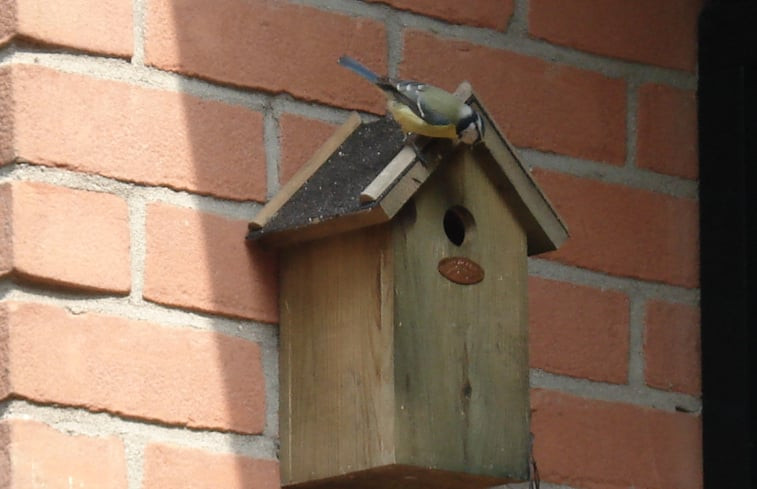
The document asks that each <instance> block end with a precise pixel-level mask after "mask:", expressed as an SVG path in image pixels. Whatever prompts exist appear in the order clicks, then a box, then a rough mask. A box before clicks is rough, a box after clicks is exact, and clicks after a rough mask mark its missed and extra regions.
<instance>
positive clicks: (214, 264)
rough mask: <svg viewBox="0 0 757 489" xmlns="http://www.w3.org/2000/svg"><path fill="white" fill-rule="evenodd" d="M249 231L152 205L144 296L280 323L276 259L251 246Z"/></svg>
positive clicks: (234, 224)
mask: <svg viewBox="0 0 757 489" xmlns="http://www.w3.org/2000/svg"><path fill="white" fill-rule="evenodd" d="M246 232H247V222H246V221H241V220H231V219H226V218H223V217H220V216H217V215H213V214H208V213H203V212H198V211H195V210H192V209H185V208H179V207H173V206H169V205H165V204H152V205H150V206H148V208H147V258H146V263H145V284H144V297H145V298H146V299H147V300H150V301H153V302H158V303H161V304H167V305H172V306H178V307H184V308H187V309H193V310H198V311H204V312H209V313H213V314H223V315H228V316H235V317H243V318H249V319H256V320H260V321H265V322H270V323H275V322H277V321H278V304H277V300H278V267H277V263H276V258H275V256H276V255H275V254H274V253H271V252H266V251H264V250H262V249H261V248H259V247H258V246H254V245H250V246H247V245H246V243H245V239H244V237H245V234H246ZM168 270H170V273H167V271H168Z"/></svg>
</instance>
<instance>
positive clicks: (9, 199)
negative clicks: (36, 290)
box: [0, 182, 131, 294]
mask: <svg viewBox="0 0 757 489" xmlns="http://www.w3.org/2000/svg"><path fill="white" fill-rule="evenodd" d="M0 201H1V202H2V203H0V208H2V209H3V215H4V216H7V217H8V219H7V222H6V224H5V226H3V230H2V231H0V243H2V244H3V246H2V247H3V248H4V251H3V252H0V275H2V274H3V272H5V273H12V274H13V276H14V277H15V278H17V279H18V280H23V281H29V282H34V283H42V284H46V285H54V286H62V287H66V288H74V289H83V290H92V291H98V292H113V293H119V294H126V293H128V292H129V290H130V288H131V271H130V256H129V240H130V237H129V218H128V210H127V207H126V202H125V201H124V200H123V199H122V198H121V197H118V196H115V195H111V194H106V193H101V192H89V191H84V190H74V189H69V188H65V187H57V186H55V185H48V184H42V183H31V182H12V183H7V184H4V185H0Z"/></svg>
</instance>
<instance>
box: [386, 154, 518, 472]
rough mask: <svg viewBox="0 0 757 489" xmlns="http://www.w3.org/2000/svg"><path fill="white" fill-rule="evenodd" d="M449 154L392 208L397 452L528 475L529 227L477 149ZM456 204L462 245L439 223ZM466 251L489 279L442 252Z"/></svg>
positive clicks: (464, 468) (422, 460) (438, 464)
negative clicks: (462, 276)
mask: <svg viewBox="0 0 757 489" xmlns="http://www.w3.org/2000/svg"><path fill="white" fill-rule="evenodd" d="M461 156H462V157H461V158H458V159H456V160H454V161H449V162H446V163H445V164H444V165H442V167H440V168H439V169H438V171H437V172H436V173H434V174H433V175H432V176H431V178H430V179H429V180H428V181H427V182H426V184H425V185H424V187H423V188H421V189H420V190H419V191H418V193H417V194H416V195H415V197H414V198H413V201H412V204H408V206H407V207H406V208H405V209H403V210H402V211H401V212H400V213H399V214H398V216H397V217H396V218H395V222H396V223H397V225H396V228H395V234H394V250H395V273H396V277H395V323H396V324H395V339H394V342H395V353H394V355H395V357H394V363H395V389H396V403H397V404H396V415H397V421H396V422H397V433H398V437H397V443H398V446H397V461H398V462H399V463H402V464H409V465H417V466H423V467H430V468H440V469H445V470H452V471H460V472H465V473H471V474H482V475H491V476H508V477H512V478H515V479H521V480H523V479H525V478H527V474H528V437H529V432H528V429H529V428H528V419H529V404H528V342H527V336H528V334H527V302H526V294H525V290H526V280H527V271H526V236H525V233H524V230H523V229H522V228H521V226H520V224H519V223H518V220H517V218H516V217H515V216H514V215H513V214H512V212H511V211H510V209H509V208H508V205H507V202H505V201H503V197H502V196H501V195H500V193H499V192H498V191H497V189H496V188H495V187H494V186H493V184H492V183H491V181H490V180H489V178H488V177H487V172H486V170H485V169H484V168H481V166H480V165H479V164H478V163H477V162H476V161H474V159H473V158H472V156H471V153H469V152H465V153H461ZM456 205H460V206H463V207H465V208H466V209H468V210H469V211H470V213H471V214H472V215H473V217H474V219H475V226H474V227H473V228H471V229H469V230H468V231H467V233H466V239H465V241H464V242H463V243H462V245H461V246H459V247H458V246H456V245H454V244H453V243H452V242H451V241H450V240H449V239H448V238H447V235H446V234H445V232H444V229H443V218H444V214H445V212H446V211H447V210H448V209H449V208H451V207H452V206H456ZM449 256H465V257H467V258H469V259H472V260H474V261H475V262H476V263H478V264H479V265H481V266H482V267H483V268H484V270H485V273H486V276H485V278H484V280H483V281H482V282H480V283H478V284H475V285H459V284H455V283H452V282H450V281H449V280H447V279H445V278H444V277H442V276H441V275H440V274H439V273H438V271H437V265H438V263H439V261H440V260H441V259H443V258H445V257H449Z"/></svg>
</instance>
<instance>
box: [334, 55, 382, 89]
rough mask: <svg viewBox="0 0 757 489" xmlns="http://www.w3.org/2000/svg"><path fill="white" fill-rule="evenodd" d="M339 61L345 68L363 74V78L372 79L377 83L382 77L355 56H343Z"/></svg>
mask: <svg viewBox="0 0 757 489" xmlns="http://www.w3.org/2000/svg"><path fill="white" fill-rule="evenodd" d="M338 63H339V64H340V65H342V66H344V67H345V68H347V69H349V70H352V71H354V72H355V73H357V74H358V75H360V76H362V77H363V78H365V79H366V80H368V81H370V82H371V83H376V82H378V81H379V80H380V79H381V77H380V76H378V75H377V74H376V73H374V72H373V71H371V70H370V69H369V68H367V67H366V66H364V65H363V64H362V63H360V62H359V61H358V60H356V59H354V58H350V57H349V56H341V57H340V58H339V61H338Z"/></svg>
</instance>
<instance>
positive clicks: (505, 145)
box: [472, 94, 568, 255]
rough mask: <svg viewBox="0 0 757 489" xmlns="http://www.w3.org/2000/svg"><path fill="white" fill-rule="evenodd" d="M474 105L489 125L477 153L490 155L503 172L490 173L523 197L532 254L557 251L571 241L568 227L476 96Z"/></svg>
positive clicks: (521, 210)
mask: <svg viewBox="0 0 757 489" xmlns="http://www.w3.org/2000/svg"><path fill="white" fill-rule="evenodd" d="M472 97H473V103H472V106H473V107H474V108H475V109H476V110H477V111H478V113H479V114H481V117H482V118H483V119H484V124H485V125H486V132H485V133H484V138H483V144H479V145H477V146H476V147H475V149H474V153H476V154H478V155H481V156H483V154H485V153H488V155H489V157H490V158H492V159H493V160H494V161H495V162H496V163H497V166H498V167H499V169H500V171H490V172H489V174H490V176H491V177H493V178H495V181H498V182H500V184H501V185H503V189H502V190H503V191H505V192H509V193H511V194H512V193H514V195H517V196H518V197H519V198H520V202H518V201H516V200H514V199H513V200H512V202H513V204H517V206H518V207H517V208H516V211H517V212H518V213H519V214H520V215H521V222H522V223H523V224H524V227H525V229H526V233H527V234H528V236H529V243H528V254H529V255H535V254H539V253H544V252H547V251H552V250H556V249H557V248H559V247H560V245H562V244H563V243H564V242H565V240H566V239H568V228H567V226H566V225H565V223H564V222H563V221H562V219H561V218H560V216H559V215H558V214H557V212H556V211H555V209H554V207H553V206H552V204H551V203H550V202H549V200H548V199H547V196H546V195H545V194H544V193H543V192H542V191H541V189H540V188H539V186H538V185H536V182H535V181H534V179H533V177H532V176H531V174H530V173H529V172H528V170H527V169H526V168H525V167H524V166H523V163H522V162H521V161H520V160H519V159H518V157H517V155H516V153H515V150H514V149H513V146H512V145H511V144H510V143H509V142H508V141H507V139H506V138H505V136H504V135H503V134H502V131H501V130H500V129H499V126H497V124H496V122H494V120H493V119H492V118H491V117H490V116H489V114H488V112H487V111H486V109H485V108H484V106H483V105H481V103H480V102H479V101H478V99H477V97H476V95H475V94H473V95H472Z"/></svg>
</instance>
